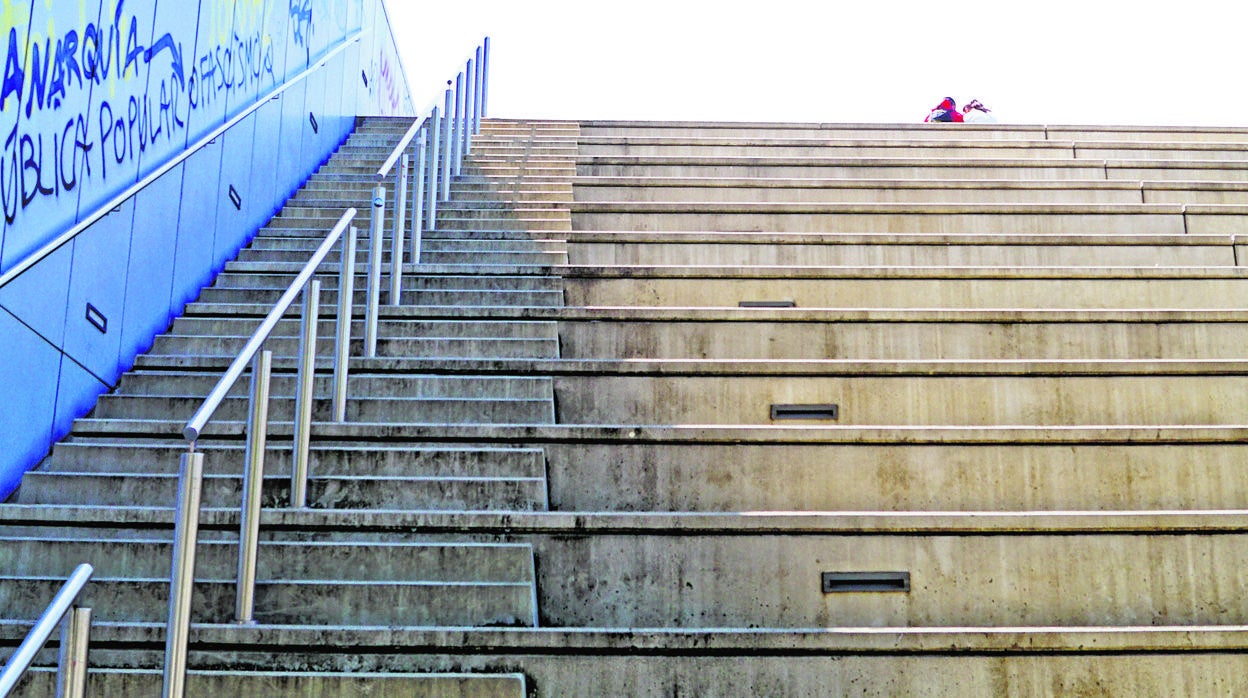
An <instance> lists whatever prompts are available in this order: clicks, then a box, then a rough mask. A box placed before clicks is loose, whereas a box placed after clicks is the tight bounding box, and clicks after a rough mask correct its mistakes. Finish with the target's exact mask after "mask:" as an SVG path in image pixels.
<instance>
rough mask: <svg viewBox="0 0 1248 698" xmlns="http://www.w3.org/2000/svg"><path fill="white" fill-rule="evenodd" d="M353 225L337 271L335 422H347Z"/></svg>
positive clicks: (354, 234)
mask: <svg viewBox="0 0 1248 698" xmlns="http://www.w3.org/2000/svg"><path fill="white" fill-rule="evenodd" d="M356 234H357V233H356V229H355V226H351V227H350V228H349V229H348V230H347V233H346V235H343V236H342V263H341V268H340V269H339V271H338V318H337V322H338V327H337V333H336V335H335V338H334V401H333V412H334V421H335V422H345V421H347V377H348V375H347V374H348V373H349V368H350V366H349V364H350V361H351V320H352V317H351V316H352V314H353V311H354V310H355V241H356Z"/></svg>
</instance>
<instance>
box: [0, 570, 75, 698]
mask: <svg viewBox="0 0 1248 698" xmlns="http://www.w3.org/2000/svg"><path fill="white" fill-rule="evenodd" d="M94 571H95V569H94V568H93V567H91V565H88V564H86V563H83V564H81V565H78V566H77V567H75V568H74V571H73V573H72V574H71V575H69V579H67V580H65V584H63V585H62V586H61V590H60V591H58V592H56V596H54V597H53V598H52V603H50V604H48V607H47V608H46V609H45V610H44V612H43V614H42V615H40V616H39V620H37V621H35V625H34V627H32V628H31V629H30V632H29V633H27V634H26V638H25V639H24V640H22V644H20V645H18V647H17V649H16V650H15V651H14V652H13V654H12V655H11V656H10V657H9V660H8V661H7V662H5V663H4V669H3V670H0V696H7V695H9V693H11V692H12V691H13V689H14V688H15V687H16V686H17V684H18V682H19V681H21V680H22V676H24V675H25V674H26V670H27V669H29V668H30V663H31V662H33V661H34V659H35V655H36V654H38V653H39V650H41V649H43V645H44V643H46V642H47V641H48V638H50V637H52V633H54V632H56V628H57V626H59V625H60V624H61V620H62V619H63V618H65V614H67V613H69V612H70V611H71V609H72V608H73V604H74V601H75V600H76V599H77V598H78V595H79V594H81V593H82V590H83V588H84V587H86V585H87V582H88V581H90V579H91V574H92V573H93V572H94ZM85 663H86V657H85V655H84V657H83V664H84V668H85Z"/></svg>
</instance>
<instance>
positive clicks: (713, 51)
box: [386, 0, 1248, 126]
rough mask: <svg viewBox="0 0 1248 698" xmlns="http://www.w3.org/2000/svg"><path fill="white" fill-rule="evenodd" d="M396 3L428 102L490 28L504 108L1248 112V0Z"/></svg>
mask: <svg viewBox="0 0 1248 698" xmlns="http://www.w3.org/2000/svg"><path fill="white" fill-rule="evenodd" d="M386 1H387V6H388V9H389V13H390V17H391V21H392V23H393V24H394V26H395V33H396V37H397V40H398V43H399V47H400V53H401V56H402V60H403V62H404V64H405V66H406V71H407V75H408V79H409V82H410V84H411V87H412V93H413V96H414V98H415V102H416V105H417V109H420V110H424V108H425V107H426V106H428V105H431V104H432V103H433V101H434V100H435V99H437V98H439V96H440V95H441V90H442V89H443V86H444V85H445V81H446V79H447V78H448V77H453V75H454V73H455V72H457V71H458V70H460V69H461V66H462V62H463V61H464V60H466V59H467V57H468V53H469V52H470V51H471V50H472V49H473V47H475V46H476V45H477V44H479V43H480V41H481V38H482V37H483V36H486V35H488V36H490V41H491V53H492V55H491V74H490V101H489V106H490V115H491V116H500V117H511V118H525V117H530V118H558V119H673V120H675V119H700V120H712V121H751V120H758V121H824V122H862V121H866V122H915V121H922V120H923V117H924V116H925V115H926V114H927V111H928V110H929V109H930V108H931V107H933V106H935V105H936V103H937V102H939V101H940V99H941V98H942V97H945V96H950V97H953V98H954V99H955V100H957V102H958V104H959V106H960V105H961V104H963V103H964V102H966V101H967V100H969V99H970V98H972V97H974V98H978V99H980V100H981V101H982V102H984V103H985V104H986V105H987V106H988V107H990V108H991V109H993V111H994V113H995V114H996V116H997V117H998V118H999V119H1000V120H1001V121H1002V122H1003V123H1029V124H1144V125H1175V124H1177V125H1216V126H1248V79H1246V75H1248V3H1244V2H1242V0H1182V1H1177V0H1170V1H1169V2H1139V3H1127V2H1104V1H1101V0H1044V2H1010V1H1009V0H1003V1H998V2H983V1H981V0H971V1H962V2H959V1H957V0H944V1H943V2H912V1H909V0H904V1H896V2H890V1H889V0H857V1H856V2H836V1H834V0H825V1H824V2H803V1H799V0H763V1H761V2H744V1H739V2H723V3H717V4H712V3H705V2H688V1H686V0H633V1H632V2H626V3H625V2H616V1H611V0H608V1H606V2H601V1H594V0H588V1H586V0H580V1H570V0H534V1H529V2H525V1H522V0H474V1H473V2H470V3H469V2H466V3H458V2H455V0H440V1H436V2H435V1H434V0H386ZM431 6H432V7H431ZM465 7H468V8H471V9H468V10H465V9H463V8H465Z"/></svg>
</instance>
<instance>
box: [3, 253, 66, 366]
mask: <svg viewBox="0 0 1248 698" xmlns="http://www.w3.org/2000/svg"><path fill="white" fill-rule="evenodd" d="M76 244H77V243H76V242H70V243H68V244H66V245H65V246H63V247H61V249H59V250H57V251H56V252H53V253H52V255H51V256H50V257H48V258H46V259H44V260H43V262H41V263H39V264H38V265H36V266H34V267H32V268H31V269H30V271H28V272H26V273H25V274H22V275H21V276H19V277H17V278H16V279H15V280H13V281H12V282H11V283H10V284H9V285H7V286H5V287H4V288H0V307H3V308H4V309H6V310H8V311H9V312H10V313H12V314H13V315H14V316H15V317H16V318H17V319H19V320H21V321H22V322H24V323H26V324H27V325H29V326H30V328H31V329H32V330H34V331H35V332H37V333H39V335H40V336H42V337H43V338H44V339H46V340H47V341H49V342H51V343H52V344H54V345H56V346H60V345H61V344H62V343H63V342H64V339H65V309H66V304H67V302H68V299H69V268H70V265H71V264H72V263H73V261H74V246H75V245H76Z"/></svg>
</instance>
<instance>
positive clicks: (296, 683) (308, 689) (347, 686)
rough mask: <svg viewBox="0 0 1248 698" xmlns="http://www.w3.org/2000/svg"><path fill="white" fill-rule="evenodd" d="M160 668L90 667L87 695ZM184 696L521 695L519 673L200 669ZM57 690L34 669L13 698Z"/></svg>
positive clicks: (150, 677)
mask: <svg viewBox="0 0 1248 698" xmlns="http://www.w3.org/2000/svg"><path fill="white" fill-rule="evenodd" d="M163 680H164V673H163V671H161V670H156V669H151V670H138V669H106V668H97V667H90V668H89V669H88V673H87V685H86V691H87V693H88V694H89V695H101V696H138V695H151V696H154V695H159V694H160V692H161V689H162V686H163ZM185 687H186V695H187V696H190V697H192V698H200V697H205V696H244V695H246V696H276V695H290V696H293V695H301V696H314V695H315V696H322V695H324V696H331V695H338V696H345V695H367V696H373V697H375V698H398V697H399V696H403V697H404V698H409V697H410V698H525V696H527V695H528V685H527V683H526V681H525V677H524V674H518V673H517V674H488V673H468V674H454V673H414V672H378V671H369V672H347V673H341V672H330V671H315V672H314V671H305V672H300V671H290V672H282V671H240V670H233V669H232V670H229V671H205V670H198V669H190V670H188V671H187V673H186V683H185ZM55 693H56V669H55V668H54V667H52V668H41V667H34V668H32V669H31V670H30V671H29V672H28V677H27V678H25V679H23V680H22V683H21V684H19V685H18V688H17V689H16V692H15V693H14V694H13V695H14V698H33V697H34V696H48V695H54V694H55Z"/></svg>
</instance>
